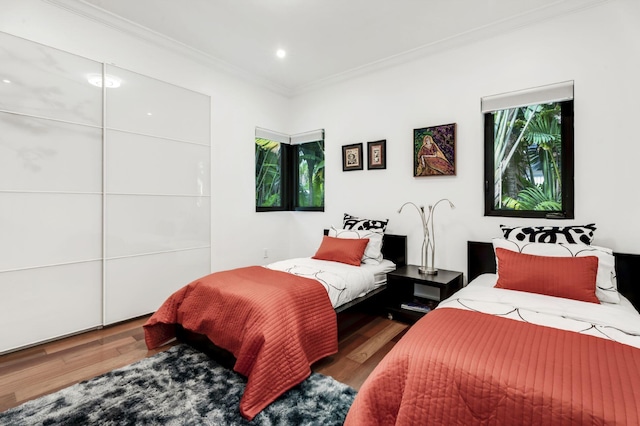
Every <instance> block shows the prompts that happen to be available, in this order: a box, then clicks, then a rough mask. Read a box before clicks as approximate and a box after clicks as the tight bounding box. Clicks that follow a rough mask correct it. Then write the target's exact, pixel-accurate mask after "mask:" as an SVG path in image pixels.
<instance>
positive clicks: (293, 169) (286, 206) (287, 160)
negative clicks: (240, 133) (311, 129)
mask: <svg viewBox="0 0 640 426" xmlns="http://www.w3.org/2000/svg"><path fill="white" fill-rule="evenodd" d="M256 138H257V137H254V144H255V139H256ZM262 138H263V139H268V140H272V139H269V138H266V137H262ZM273 142H277V143H279V144H280V200H281V205H279V206H269V207H265V206H257V205H256V212H282V211H312V212H324V194H323V201H322V206H318V207H302V206H299V205H298V203H299V202H298V184H299V176H300V168H299V161H298V157H299V154H300V152H299V151H300V146H301V145H304V144H305V143H313V142H317V141H309V142H302V143H296V144H291V143H286V142H282V141H277V140H274V141H273ZM322 142H323V146H322V148H323V154H324V153H325V152H324V148H325V146H324V131H322ZM254 178H255V176H254ZM255 189H256V188H255V181H254V190H255Z"/></svg>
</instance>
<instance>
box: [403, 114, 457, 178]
mask: <svg viewBox="0 0 640 426" xmlns="http://www.w3.org/2000/svg"><path fill="white" fill-rule="evenodd" d="M455 174H456V123H453V124H444V125H441V126H433V127H423V128H422V129H414V130H413V175H414V176H450V175H455Z"/></svg>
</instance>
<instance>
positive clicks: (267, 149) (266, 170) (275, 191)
mask: <svg viewBox="0 0 640 426" xmlns="http://www.w3.org/2000/svg"><path fill="white" fill-rule="evenodd" d="M280 171H281V157H280V142H275V141H270V140H268V139H262V138H256V207H281V206H282V196H281V193H280Z"/></svg>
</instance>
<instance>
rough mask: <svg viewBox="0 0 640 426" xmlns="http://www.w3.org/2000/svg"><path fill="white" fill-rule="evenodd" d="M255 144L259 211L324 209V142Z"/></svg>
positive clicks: (261, 140)
mask: <svg viewBox="0 0 640 426" xmlns="http://www.w3.org/2000/svg"><path fill="white" fill-rule="evenodd" d="M320 134H322V133H320ZM255 143H256V147H255V156H256V210H257V211H279V210H312V211H323V210H324V139H322V140H315V141H310V142H304V143H300V144H297V145H291V144H288V143H282V142H277V141H273V140H270V139H266V138H259V137H256V139H255Z"/></svg>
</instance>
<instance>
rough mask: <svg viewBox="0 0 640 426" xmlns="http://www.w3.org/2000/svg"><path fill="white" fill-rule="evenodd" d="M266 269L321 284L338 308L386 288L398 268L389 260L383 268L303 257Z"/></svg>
mask: <svg viewBox="0 0 640 426" xmlns="http://www.w3.org/2000/svg"><path fill="white" fill-rule="evenodd" d="M265 268H269V269H273V270H277V271H283V272H288V273H290V274H294V275H298V276H301V277H305V278H311V279H315V280H317V281H318V282H320V284H322V285H323V286H324V288H325V289H326V290H327V293H328V294H329V299H330V300H331V305H333V307H334V308H337V307H339V306H341V305H344V304H345V303H347V302H350V301H352V300H354V299H357V298H358V297H362V296H364V295H366V294H367V293H369V292H370V291H372V290H375V289H376V288H378V287H380V286H382V285H384V284H385V283H386V279H387V278H386V274H387V272H391V271H393V270H394V269H395V268H396V265H395V264H394V263H393V262H391V261H390V260H387V259H384V260H383V261H382V262H380V265H361V266H353V265H347V264H344V263H339V262H330V261H327V260H318V259H312V258H310V257H301V258H296V259H287V260H282V261H279V262H274V263H270V264H268V265H265Z"/></svg>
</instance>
